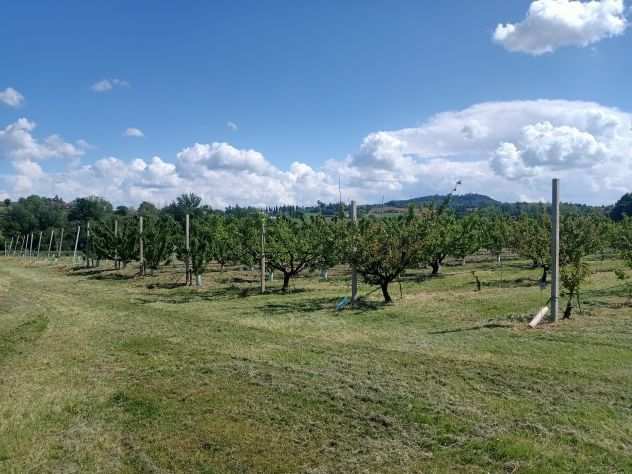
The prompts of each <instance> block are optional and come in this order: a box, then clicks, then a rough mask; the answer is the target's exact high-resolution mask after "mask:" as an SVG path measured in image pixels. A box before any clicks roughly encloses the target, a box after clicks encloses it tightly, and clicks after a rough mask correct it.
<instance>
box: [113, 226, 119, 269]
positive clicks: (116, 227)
mask: <svg viewBox="0 0 632 474" xmlns="http://www.w3.org/2000/svg"><path fill="white" fill-rule="evenodd" d="M114 242H116V248H115V249H114V268H115V269H117V270H118V268H119V263H118V260H119V258H118V219H115V220H114Z"/></svg>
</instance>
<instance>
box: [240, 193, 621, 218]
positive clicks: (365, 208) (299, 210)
mask: <svg viewBox="0 0 632 474" xmlns="http://www.w3.org/2000/svg"><path fill="white" fill-rule="evenodd" d="M446 199H447V196H446V195H438V194H435V195H432V196H422V197H416V198H412V199H401V200H396V201H388V202H385V203H384V204H360V205H358V212H359V213H360V215H366V214H373V215H380V214H384V215H389V214H390V215H393V214H401V213H402V212H405V211H406V209H408V207H409V206H410V205H414V206H431V205H433V206H441V205H443V203H445V201H446ZM343 206H344V207H345V209H346V206H345V205H344V204H343ZM448 207H449V208H450V209H452V210H453V211H454V212H455V213H456V214H457V215H459V216H462V215H465V214H467V213H469V212H473V211H477V210H482V211H489V212H501V213H503V214H507V215H512V216H518V215H520V214H536V213H539V212H542V210H543V209H547V204H545V203H534V202H511V203H509V202H501V201H497V200H496V199H493V198H491V197H489V196H485V195H484V194H461V195H454V196H451V197H450V200H449V202H448ZM611 207H612V206H589V205H586V204H573V203H562V205H561V210H562V212H564V213H568V214H583V215H585V214H607V213H608V212H609V210H610V209H611ZM229 212H230V211H229ZM268 212H269V213H270V214H273V215H297V214H303V213H305V214H323V215H327V216H333V215H336V214H337V213H339V212H340V204H339V203H324V202H320V201H319V202H318V204H317V205H316V206H308V207H295V206H279V207H274V208H269V209H268Z"/></svg>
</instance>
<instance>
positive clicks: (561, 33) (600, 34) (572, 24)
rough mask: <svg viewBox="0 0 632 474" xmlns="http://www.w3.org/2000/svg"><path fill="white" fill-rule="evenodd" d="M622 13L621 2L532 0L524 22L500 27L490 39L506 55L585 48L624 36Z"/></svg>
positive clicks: (615, 0) (606, 0) (624, 25)
mask: <svg viewBox="0 0 632 474" xmlns="http://www.w3.org/2000/svg"><path fill="white" fill-rule="evenodd" d="M624 10H625V8H624V4H623V0H591V1H588V2H583V1H578V0H535V1H534V2H533V3H531V5H530V6H529V11H528V12H527V16H526V18H525V19H524V20H522V21H521V22H519V23H506V24H502V23H501V24H499V25H498V26H497V27H496V30H495V32H494V37H493V38H494V41H495V42H497V43H498V44H500V45H502V46H503V47H505V48H506V49H507V50H509V51H514V52H521V53H528V54H532V55H536V56H537V55H541V54H546V53H552V52H554V51H555V50H557V49H559V48H562V47H565V46H579V47H585V46H588V45H591V44H593V43H597V42H598V41H601V40H603V39H605V38H610V37H612V36H618V35H621V34H623V32H624V31H625V29H626V27H627V21H626V18H625V16H624Z"/></svg>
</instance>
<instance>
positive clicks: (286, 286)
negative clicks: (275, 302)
mask: <svg viewBox="0 0 632 474" xmlns="http://www.w3.org/2000/svg"><path fill="white" fill-rule="evenodd" d="M290 277H291V275H290V274H289V273H284V274H283V291H287V290H288V289H289V287H290Z"/></svg>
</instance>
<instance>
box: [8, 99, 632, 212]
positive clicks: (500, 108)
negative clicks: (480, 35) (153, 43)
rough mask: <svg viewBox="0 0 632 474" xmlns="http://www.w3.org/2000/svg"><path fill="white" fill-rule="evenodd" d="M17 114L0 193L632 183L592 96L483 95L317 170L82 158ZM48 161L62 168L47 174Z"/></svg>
mask: <svg viewBox="0 0 632 474" xmlns="http://www.w3.org/2000/svg"><path fill="white" fill-rule="evenodd" d="M35 128H36V125H35V123H34V122H32V121H30V120H28V119H26V118H20V119H18V120H17V121H16V122H14V123H11V124H9V125H7V126H6V127H5V128H4V129H2V130H0V150H1V155H0V156H2V158H4V159H6V160H9V161H10V162H11V164H12V166H13V169H14V171H15V175H11V176H3V177H1V178H0V179H1V180H2V189H6V190H7V191H5V192H4V193H2V194H3V195H4V196H11V197H17V196H23V195H26V194H31V193H36V194H44V195H60V196H62V197H64V198H67V199H71V198H74V197H77V196H83V195H89V194H98V195H101V196H105V197H107V198H108V199H110V200H112V201H114V202H116V203H127V204H137V203H139V202H141V201H143V200H148V201H153V202H156V203H159V204H164V203H166V202H168V201H170V200H172V199H173V198H175V196H177V195H178V194H180V193H183V192H196V193H198V194H200V195H202V196H203V198H204V199H205V201H206V202H207V203H208V204H210V205H211V206H213V207H217V208H224V207H226V206H229V205H233V204H236V203H239V204H241V205H254V206H266V205H276V204H302V203H314V202H316V200H318V199H320V200H325V201H336V200H337V198H338V178H339V177H340V178H341V181H342V185H343V194H344V198H345V199H357V200H359V201H361V202H370V201H377V200H379V198H380V196H381V195H383V194H384V193H390V194H392V193H393V192H397V193H398V194H399V195H402V196H414V195H421V194H427V193H445V192H446V191H448V190H449V189H451V187H452V185H453V184H454V182H455V181H456V180H458V179H462V180H463V182H464V186H463V191H467V192H478V193H483V194H490V195H492V196H494V197H497V198H500V199H505V200H545V199H547V198H548V195H549V188H550V179H551V177H552V176H557V177H560V178H561V179H562V181H563V183H564V185H565V189H564V194H565V199H568V200H573V199H575V200H579V198H580V197H581V198H582V199H581V200H583V201H588V202H593V203H605V202H612V201H614V200H616V199H617V198H618V197H620V195H621V194H623V193H624V192H626V191H627V184H628V183H629V182H630V180H631V179H632V115H631V114H629V113H626V112H623V111H620V110H618V109H616V108H612V107H606V106H603V105H600V104H597V103H593V102H580V101H566V100H533V101H507V102H486V103H481V104H476V105H473V106H471V107H468V108H466V109H463V110H459V111H448V112H443V113H439V114H437V115H434V116H432V117H430V118H429V119H428V120H427V121H426V122H424V123H423V124H421V125H420V126H418V127H414V128H406V129H401V130H391V131H378V132H374V133H371V134H369V135H368V136H367V137H365V138H364V140H363V141H362V143H361V144H360V146H359V148H358V149H357V150H356V151H355V152H353V153H351V154H349V155H348V156H346V157H344V158H341V159H331V160H328V161H326V162H325V163H324V164H323V165H322V166H321V167H320V168H319V169H314V168H313V167H312V166H309V165H307V164H305V163H301V162H294V163H292V164H291V166H289V168H288V169H286V170H283V169H280V168H278V167H277V166H275V165H274V164H273V163H272V162H270V161H269V160H268V159H267V158H266V157H265V156H264V155H263V154H262V153H261V152H259V151H257V150H253V149H238V148H236V147H234V146H233V145H231V144H229V143H223V142H212V143H207V144H202V143H195V144H192V145H190V146H187V147H184V148H183V149H182V150H181V151H180V152H179V153H177V155H176V156H175V161H174V162H173V163H172V162H170V160H169V159H163V157H159V156H154V157H151V158H149V159H135V160H132V161H125V160H122V159H120V158H116V157H106V158H102V159H99V160H97V161H96V162H94V163H91V164H82V163H81V161H80V160H81V157H82V156H83V155H84V154H85V153H86V150H87V148H86V146H82V143H84V142H82V141H77V142H75V143H74V144H73V143H69V142H66V141H64V139H63V138H62V137H60V136H58V135H51V136H48V137H45V138H37V137H36V136H35ZM53 159H56V160H59V161H60V162H61V163H63V164H64V166H63V168H64V169H63V170H62V171H46V170H45V166H44V164H43V162H44V161H51V160H53Z"/></svg>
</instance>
